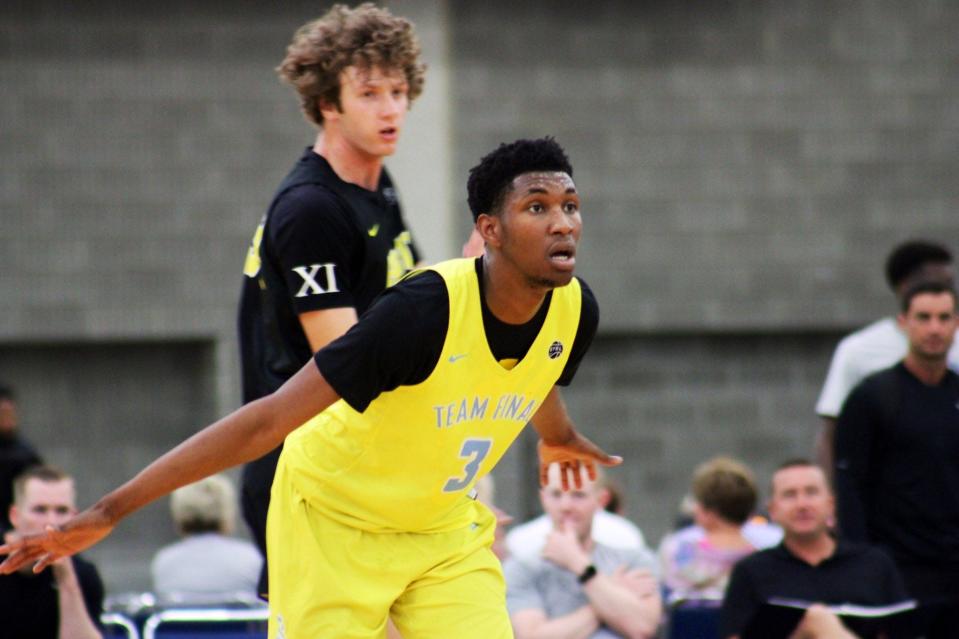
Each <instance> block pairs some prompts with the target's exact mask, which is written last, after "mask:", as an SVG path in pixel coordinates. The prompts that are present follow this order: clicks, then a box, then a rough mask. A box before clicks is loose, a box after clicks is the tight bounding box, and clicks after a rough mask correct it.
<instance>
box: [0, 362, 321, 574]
mask: <svg viewBox="0 0 959 639" xmlns="http://www.w3.org/2000/svg"><path fill="white" fill-rule="evenodd" d="M338 398H339V397H338V395H337V394H336V392H335V391H334V390H333V388H332V387H331V386H330V385H329V384H328V383H327V381H326V380H325V379H324V378H323V375H322V374H320V371H319V369H317V367H316V365H315V364H314V363H313V362H312V361H310V362H308V363H307V364H306V365H305V366H304V367H303V368H302V369H301V370H300V371H299V372H298V373H297V374H296V375H294V376H293V377H292V378H290V380H289V381H287V382H286V383H285V384H284V385H283V386H282V387H281V388H280V389H279V390H277V391H276V392H275V393H273V394H272V395H269V396H267V397H264V398H262V399H259V400H257V401H255V402H252V403H250V404H247V405H246V406H243V407H242V408H240V409H239V410H237V411H235V412H233V413H231V414H230V415H227V416H226V417H224V418H223V419H221V420H219V421H217V422H215V423H214V424H212V425H210V426H208V427H206V428H205V429H203V430H201V431H200V432H198V433H196V434H195V435H193V436H192V437H190V438H189V439H187V440H186V441H185V442H183V443H181V444H180V445H178V446H177V447H176V448H174V449H173V450H171V451H169V452H168V453H166V454H164V455H163V456H162V457H160V458H159V459H157V460H156V461H154V462H153V463H152V464H150V465H149V466H147V467H146V468H145V469H144V470H142V471H141V472H140V473H139V474H137V475H136V476H135V477H134V478H133V479H131V480H130V481H128V482H126V483H125V484H123V485H122V486H120V487H119V488H117V489H116V490H114V491H113V492H111V493H109V494H108V495H106V496H105V497H103V498H102V499H100V500H99V501H98V502H97V503H96V504H94V505H93V506H92V507H90V508H88V509H87V510H85V511H83V512H81V513H79V514H78V515H77V516H76V517H74V518H73V519H71V520H70V521H68V522H67V523H66V524H64V525H63V526H62V527H61V528H59V529H56V528H53V527H50V528H48V529H47V531H46V532H45V533H41V534H37V535H29V536H26V537H24V538H22V539H20V540H18V541H14V542H11V543H7V544H5V545H4V546H2V547H0V554H8V555H9V556H8V557H7V559H6V560H5V561H4V562H3V563H2V564H0V573H3V574H9V573H11V572H13V571H15V570H17V569H18V568H20V567H22V566H26V565H28V564H31V563H32V564H34V572H40V571H41V570H43V569H44V568H46V567H47V566H49V565H50V564H52V563H53V562H55V561H57V560H58V559H62V558H63V557H66V556H69V555H72V554H75V553H78V552H80V551H82V550H85V549H87V548H89V547H90V546H92V545H94V544H96V543H97V542H99V541H100V540H101V539H103V538H104V537H106V536H107V535H109V534H110V532H111V531H112V530H113V528H114V527H115V526H116V525H117V523H119V522H120V520H121V519H123V518H124V517H126V516H127V515H129V514H131V513H133V512H134V511H136V510H138V509H140V508H142V507H143V506H145V505H147V504H149V503H150V502H152V501H154V500H155V499H157V498H159V497H162V496H164V495H166V494H169V493H171V492H173V491H174V490H176V489H177V488H179V487H181V486H185V485H187V484H190V483H193V482H195V481H198V480H200V479H203V478H204V477H207V476H209V475H212V474H214V473H218V472H220V471H222V470H225V469H227V468H230V467H231V466H236V465H237V464H242V463H244V462H248V461H251V460H253V459H257V458H259V457H261V456H262V455H264V454H266V453H268V452H269V451H271V450H273V449H274V448H276V447H277V446H279V445H280V443H282V442H283V440H284V439H285V438H286V436H287V435H288V434H289V433H291V432H292V431H293V430H294V429H296V428H297V427H298V426H300V425H301V424H303V423H304V422H306V421H307V420H309V419H310V418H311V417H313V416H315V415H316V414H317V413H320V412H322V411H323V410H324V409H325V408H326V407H327V406H329V405H330V404H332V403H333V402H335V401H336V400H337V399H338Z"/></svg>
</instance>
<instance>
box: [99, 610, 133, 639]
mask: <svg viewBox="0 0 959 639" xmlns="http://www.w3.org/2000/svg"><path fill="white" fill-rule="evenodd" d="M100 625H101V626H102V627H103V639H140V631H139V630H137V625H136V623H135V622H134V621H133V620H132V619H130V618H129V617H127V616H126V615H121V614H118V613H115V612H105V613H103V614H102V615H100Z"/></svg>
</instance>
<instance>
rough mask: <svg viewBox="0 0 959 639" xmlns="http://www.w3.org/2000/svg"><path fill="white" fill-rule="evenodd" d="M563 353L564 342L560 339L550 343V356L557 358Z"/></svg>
mask: <svg viewBox="0 0 959 639" xmlns="http://www.w3.org/2000/svg"><path fill="white" fill-rule="evenodd" d="M562 354H563V343H562V342H560V341H559V340H557V341H555V342H553V343H552V344H550V345H549V358H550V359H556V358H557V357H559V356H560V355H562Z"/></svg>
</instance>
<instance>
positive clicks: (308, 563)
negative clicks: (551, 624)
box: [267, 459, 513, 639]
mask: <svg viewBox="0 0 959 639" xmlns="http://www.w3.org/2000/svg"><path fill="white" fill-rule="evenodd" d="M478 506H479V507H478V508H477V509H476V510H477V513H479V516H478V519H479V521H477V522H476V523H475V524H473V525H471V526H467V527H466V528H462V529H459V530H454V531H450V532H444V533H430V534H422V533H371V532H367V531H363V530H359V529H356V528H352V527H350V526H345V525H343V524H341V523H339V522H336V521H334V520H332V519H330V518H329V517H327V516H326V515H324V514H323V513H322V512H321V511H318V510H317V509H315V508H314V507H312V506H310V505H309V504H308V503H307V501H306V499H305V498H304V497H303V496H302V495H301V494H299V491H298V490H297V489H296V488H295V487H294V486H293V484H292V482H291V481H289V475H288V473H287V471H286V469H285V465H284V463H283V461H282V459H281V461H280V465H279V467H278V468H277V473H276V477H275V479H274V482H273V493H272V497H271V501H270V510H269V517H268V519H267V556H268V557H269V562H268V563H269V577H270V628H269V636H270V638H271V639H319V638H326V637H337V638H341V639H347V638H349V639H381V638H382V637H384V636H385V633H386V620H387V617H388V616H390V617H392V618H393V622H394V623H395V624H396V626H397V628H398V629H399V630H400V633H401V634H402V635H403V637H404V639H434V638H435V639H440V638H442V639H449V638H450V637H457V638H462V639H472V638H474V637H475V639H511V638H512V636H513V631H512V628H511V626H510V622H509V615H508V614H507V611H506V584H505V582H504V580H503V573H502V570H501V567H500V563H499V560H498V559H497V558H496V556H495V555H494V554H493V552H492V550H490V547H491V545H492V543H493V533H494V529H495V526H496V520H495V518H494V517H493V515H492V513H490V511H489V510H488V509H487V508H486V507H485V506H482V505H480V504H478Z"/></svg>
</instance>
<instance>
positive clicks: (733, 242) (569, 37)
mask: <svg viewBox="0 0 959 639" xmlns="http://www.w3.org/2000/svg"><path fill="white" fill-rule="evenodd" d="M452 6H453V18H452V21H451V27H452V30H453V33H454V38H453V40H452V42H453V57H454V59H455V60H456V63H457V69H458V72H457V76H456V77H457V82H455V83H454V97H455V100H456V104H457V107H456V109H455V111H454V113H455V114H456V123H457V124H456V126H455V130H456V131H457V133H458V136H459V143H458V144H457V149H458V153H459V157H460V164H459V170H458V171H457V173H458V174H460V175H462V174H464V173H465V170H466V169H467V168H468V167H469V166H472V164H473V163H474V162H475V160H476V158H478V157H479V156H480V154H482V153H483V152H484V151H485V150H486V149H488V148H489V147H491V146H492V145H493V144H496V143H498V142H500V141H504V140H507V139H510V138H514V137H519V136H535V135H544V134H552V135H555V136H556V137H557V138H558V139H559V140H560V141H561V142H562V143H563V144H565V145H566V146H567V148H568V150H569V152H570V155H571V157H572V160H573V162H574V166H575V168H576V178H577V186H578V187H579V189H580V191H581V192H582V193H583V194H584V238H585V239H584V250H583V252H582V260H581V262H580V264H581V265H582V267H581V272H582V273H584V274H585V275H586V277H587V278H588V277H589V276H592V278H593V279H594V280H595V287H596V290H597V294H598V295H599V297H600V299H601V300H602V301H603V309H604V311H605V315H604V322H603V326H604V327H605V328H606V329H607V330H611V329H615V330H623V331H631V330H651V331H659V330H663V329H667V330H672V329H680V330H692V331H698V330H704V329H705V330H740V329H747V330H748V329H762V330H770V329H771V330H777V331H780V330H783V329H785V328H789V329H805V328H817V329H818V328H822V327H829V328H835V327H845V326H849V325H853V324H857V323H859V322H862V321H863V320H864V319H866V318H869V317H872V316H873V315H875V314H876V313H879V312H884V311H885V309H886V308H887V306H888V304H887V302H888V299H887V297H888V296H887V293H886V290H885V286H884V284H883V282H882V280H881V279H880V278H877V277H876V273H877V272H878V271H879V269H880V265H881V263H882V260H883V257H884V256H885V254H886V252H887V251H888V249H889V248H890V246H892V245H893V244H895V243H896V242H897V241H899V240H900V239H902V238H904V237H906V236H911V235H926V236H933V237H938V238H940V239H943V240H944V241H947V242H952V243H953V244H956V242H957V240H959V215H956V211H957V204H959V180H957V177H959V156H957V154H956V150H957V146H959V107H957V104H959V101H957V97H959V80H957V76H956V74H955V63H956V61H957V57H959V49H957V45H956V44H955V42H954V39H953V38H952V37H951V36H950V35H949V34H950V33H951V32H952V31H953V30H954V28H955V27H956V25H957V24H959V6H957V5H955V4H954V3H949V2H923V3H912V4H909V5H908V6H907V5H903V4H902V3H894V2H880V3H872V2H845V3H841V4H837V3H833V2H828V1H826V0H822V1H813V0H806V1H800V2H751V1H738V2H736V1H723V2H720V1H717V2H706V3H696V4H692V5H691V4H684V3H664V2H654V3H649V2H628V1H625V0H622V1H611V0H610V1H603V2H595V3H591V4H589V5H588V6H584V5H583V4H582V3H580V2H572V1H566V0H557V1H548V2H547V1H533V2H524V3H514V2H508V1H506V0H493V1H491V2H483V3H454V4H453V5H452ZM504 16H509V19H504ZM627 238H628V239H627Z"/></svg>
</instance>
